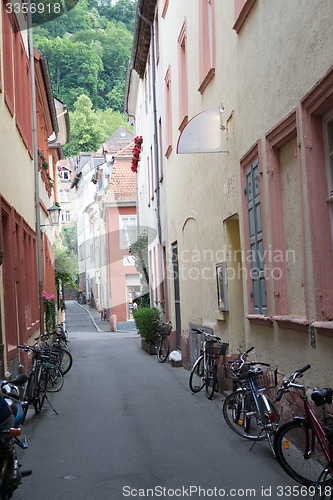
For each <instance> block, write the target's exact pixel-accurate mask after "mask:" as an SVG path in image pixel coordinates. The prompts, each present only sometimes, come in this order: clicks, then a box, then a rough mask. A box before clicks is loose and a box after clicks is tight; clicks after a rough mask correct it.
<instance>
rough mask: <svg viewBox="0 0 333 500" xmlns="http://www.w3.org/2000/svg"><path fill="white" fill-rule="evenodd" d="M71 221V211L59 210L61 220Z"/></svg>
mask: <svg viewBox="0 0 333 500" xmlns="http://www.w3.org/2000/svg"><path fill="white" fill-rule="evenodd" d="M70 221H71V211H70V210H66V211H65V212H61V222H64V223H67V222H70Z"/></svg>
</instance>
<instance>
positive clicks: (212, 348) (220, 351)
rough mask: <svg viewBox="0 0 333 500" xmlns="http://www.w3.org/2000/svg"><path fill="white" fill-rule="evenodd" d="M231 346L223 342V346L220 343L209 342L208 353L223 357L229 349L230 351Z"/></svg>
mask: <svg viewBox="0 0 333 500" xmlns="http://www.w3.org/2000/svg"><path fill="white" fill-rule="evenodd" d="M228 346H229V344H227V343H225V342H222V343H221V344H220V343H219V342H207V345H206V351H207V353H208V354H213V355H214V356H223V355H224V354H225V353H226V351H227V349H228Z"/></svg>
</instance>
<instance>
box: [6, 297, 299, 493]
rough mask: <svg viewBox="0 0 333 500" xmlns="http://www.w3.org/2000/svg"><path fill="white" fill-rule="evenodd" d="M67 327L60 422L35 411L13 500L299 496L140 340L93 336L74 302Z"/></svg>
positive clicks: (270, 461) (216, 405) (265, 451)
mask: <svg viewBox="0 0 333 500" xmlns="http://www.w3.org/2000/svg"><path fill="white" fill-rule="evenodd" d="M66 318H67V328H68V331H69V338H70V349H71V352H72V354H73V357H74V364H73V368H72V369H71V371H70V372H69V373H68V374H67V375H66V376H65V384H64V387H63V389H62V390H61V391H60V392H59V393H56V394H53V395H52V396H51V398H50V401H51V402H52V405H53V406H54V408H55V410H56V411H57V413H58V415H57V414H56V413H55V412H54V411H53V410H52V408H51V407H50V405H49V404H48V403H47V402H46V405H45V406H46V408H45V410H43V411H42V413H41V414H40V415H37V416H35V415H34V412H33V410H32V409H31V410H29V413H28V418H27V421H26V424H25V425H24V426H23V430H24V432H25V433H26V435H27V438H28V442H29V448H28V449H27V450H25V451H23V452H22V451H21V450H20V457H21V462H22V465H23V466H22V469H23V470H24V469H30V468H31V469H32V470H33V473H32V475H31V476H30V477H26V478H23V480H22V485H21V486H20V487H19V488H18V490H17V491H16V492H15V493H14V495H13V499H14V500H32V499H34V500H44V499H47V500H56V499H70V500H76V499H80V500H109V499H114V500H120V499H122V498H126V497H129V498H132V497H149V498H158V497H161V498H170V497H172V496H178V497H184V498H187V497H190V498H202V497H205V496H206V497H208V496H210V497H213V498H219V497H223V496H225V497H228V496H229V497H235V498H240V497H244V498H248V497H252V498H254V497H255V498H267V497H268V498H278V497H279V498H288V497H289V498H290V494H289V495H288V494H287V493H288V491H289V490H288V491H286V486H287V485H290V486H296V488H297V489H298V491H300V489H301V486H300V485H296V483H294V482H293V481H292V480H291V479H289V477H288V476H287V475H286V474H285V473H284V472H283V471H282V469H280V467H279V465H278V464H277V463H276V462H275V460H274V458H273V457H272V455H271V454H270V452H269V448H268V445H267V444H266V443H265V442H264V443H258V444H256V446H255V448H254V450H253V451H252V452H249V448H250V444H251V443H250V442H248V441H246V440H243V439H241V438H238V437H237V436H236V435H233V434H232V432H231V431H229V430H228V428H227V426H226V424H225V423H224V421H223V417H222V412H221V407H220V405H221V398H220V397H217V398H216V399H215V400H214V401H213V402H211V401H208V400H207V399H206V397H205V394H204V392H202V393H199V394H197V395H192V394H191V392H190V390H189V388H188V378H189V372H188V371H186V370H185V369H183V368H173V367H171V365H170V364H168V363H164V364H159V363H158V362H157V360H156V357H155V356H149V355H148V354H147V353H146V352H144V351H143V350H142V349H141V347H140V340H139V337H138V335H137V334H136V333H135V332H133V331H132V332H126V331H123V332H117V333H110V332H99V331H96V328H95V327H94V325H93V323H92V321H91V318H90V316H89V314H88V313H87V312H86V311H85V310H83V309H82V308H81V307H79V306H78V305H77V304H76V303H75V302H69V303H68V309H67V313H66ZM164 488H165V489H164ZM200 488H201V490H200ZM263 489H264V491H263ZM279 493H280V494H279ZM289 493H290V491H289ZM302 498H307V497H306V496H305V495H304V494H303V495H302Z"/></svg>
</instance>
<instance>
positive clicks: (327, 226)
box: [301, 69, 333, 331]
mask: <svg viewBox="0 0 333 500" xmlns="http://www.w3.org/2000/svg"><path fill="white" fill-rule="evenodd" d="M332 82H333V70H332V69H330V71H329V72H328V73H327V74H326V75H325V76H324V77H323V78H322V79H321V80H320V81H319V82H318V83H317V84H316V85H315V86H314V87H313V88H312V89H311V90H310V92H309V93H308V94H306V96H305V97H304V98H303V99H302V101H301V106H302V107H301V117H302V134H301V139H302V141H303V142H304V149H303V151H304V154H305V165H306V177H307V186H306V187H307V196H308V198H307V199H308V210H309V216H310V229H311V245H312V249H313V250H312V265H313V281H314V289H315V300H316V316H317V317H316V320H317V321H318V322H319V325H318V324H316V325H315V327H316V329H317V331H318V330H319V329H320V328H321V323H320V322H327V321H328V320H330V319H332V318H333V265H332V255H333V253H332V252H333V250H332V238H331V234H330V233H331V230H332V222H331V214H332V209H331V202H330V201H329V199H330V198H331V197H330V196H328V195H330V192H331V186H332V184H331V172H332V170H331V168H332V163H331V162H332V156H331V154H332V153H331V152H332V149H331V146H332V142H331V141H332V119H333V116H332V110H333V85H332ZM323 124H324V125H323ZM328 198H329V199H328Z"/></svg>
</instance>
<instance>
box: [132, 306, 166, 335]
mask: <svg viewBox="0 0 333 500" xmlns="http://www.w3.org/2000/svg"><path fill="white" fill-rule="evenodd" d="M133 317H134V321H135V325H136V327H137V329H138V333H139V335H140V337H143V338H144V339H146V340H147V342H155V340H156V332H157V327H158V324H159V322H160V320H161V316H160V311H159V310H158V309H157V308H156V307H140V308H139V309H137V310H136V311H133Z"/></svg>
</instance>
